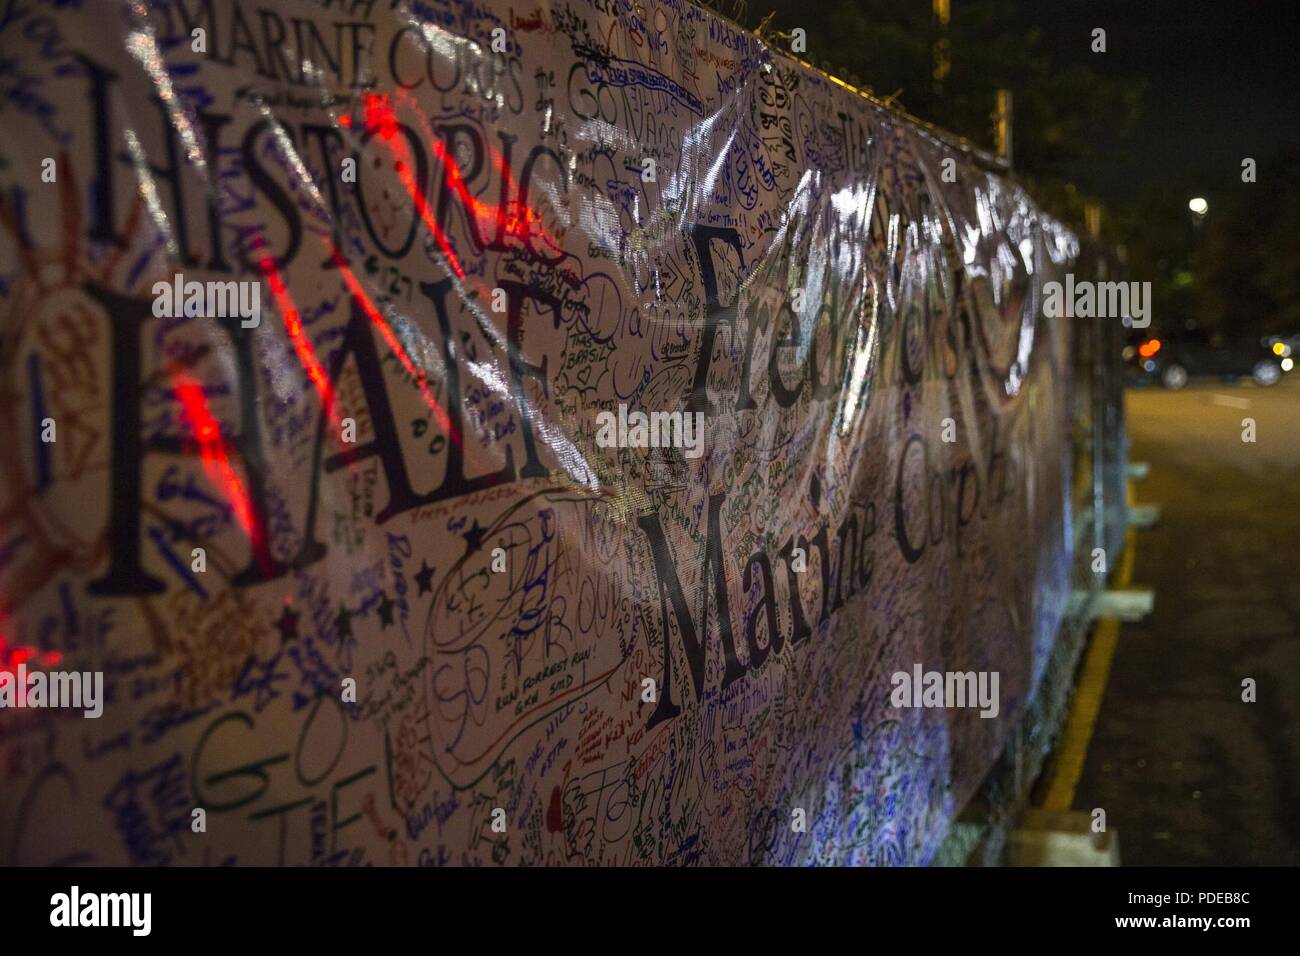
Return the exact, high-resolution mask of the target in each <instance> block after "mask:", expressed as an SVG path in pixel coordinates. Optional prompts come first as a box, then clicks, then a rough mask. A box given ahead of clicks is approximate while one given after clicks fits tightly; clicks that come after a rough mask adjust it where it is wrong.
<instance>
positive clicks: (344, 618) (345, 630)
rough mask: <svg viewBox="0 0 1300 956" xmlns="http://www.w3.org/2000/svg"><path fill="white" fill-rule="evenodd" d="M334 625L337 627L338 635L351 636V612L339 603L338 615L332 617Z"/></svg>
mask: <svg viewBox="0 0 1300 956" xmlns="http://www.w3.org/2000/svg"><path fill="white" fill-rule="evenodd" d="M334 627H335V628H337V629H338V632H339V637H351V636H352V612H351V611H349V610H348V609H347V607H345V606H344V605H342V604H340V605H339V614H338V617H336V618H334Z"/></svg>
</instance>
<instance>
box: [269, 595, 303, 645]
mask: <svg viewBox="0 0 1300 956" xmlns="http://www.w3.org/2000/svg"><path fill="white" fill-rule="evenodd" d="M298 617H299V615H298V612H297V611H295V610H294V609H293V608H291V607H289V605H287V604H286V605H285V606H284V610H283V611H281V612H280V619H279V620H278V621H276V622H275V626H276V628H277V629H278V630H279V632H280V644H281V645H282V646H283V645H285V644H288V643H289V642H290V641H296V640H297V639H298Z"/></svg>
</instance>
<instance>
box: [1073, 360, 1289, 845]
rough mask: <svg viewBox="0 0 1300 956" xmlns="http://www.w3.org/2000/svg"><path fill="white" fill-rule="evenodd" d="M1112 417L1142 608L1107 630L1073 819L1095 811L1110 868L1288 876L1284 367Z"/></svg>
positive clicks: (1139, 398)
mask: <svg viewBox="0 0 1300 956" xmlns="http://www.w3.org/2000/svg"><path fill="white" fill-rule="evenodd" d="M1127 412H1128V428H1129V442H1130V459H1131V460H1132V461H1147V462H1150V464H1151V474H1150V477H1149V478H1147V480H1146V481H1144V482H1141V483H1139V484H1138V485H1137V500H1138V501H1139V502H1140V503H1145V502H1151V503H1157V504H1159V505H1160V506H1161V519H1160V523H1159V524H1158V525H1157V526H1156V527H1155V528H1154V529H1152V530H1149V531H1140V532H1138V534H1137V549H1136V555H1137V560H1136V565H1135V568H1134V573H1133V581H1132V585H1131V586H1132V587H1149V588H1152V589H1154V591H1155V611H1154V613H1153V614H1151V615H1150V616H1149V617H1148V618H1147V619H1146V620H1144V621H1143V622H1141V623H1139V624H1125V625H1124V626H1123V627H1122V628H1121V630H1120V637H1119V646H1118V649H1117V650H1116V652H1115V657H1114V661H1113V665H1112V668H1111V675H1110V681H1109V683H1108V684H1107V687H1106V691H1105V696H1104V697H1103V699H1102V705H1101V712H1100V714H1099V716H1098V718H1097V723H1096V726H1095V730H1094V734H1093V738H1092V744H1091V746H1090V747H1089V750H1088V757H1087V761H1086V763H1085V766H1084V771H1083V776H1082V779H1081V780H1080V782H1079V786H1078V789H1077V791H1076V793H1075V800H1074V807H1075V808H1076V809H1085V810H1091V809H1092V808H1094V807H1102V808H1104V809H1105V810H1106V816H1107V823H1108V825H1109V826H1110V827H1111V828H1113V829H1115V830H1118V832H1119V844H1120V856H1121V862H1122V864H1124V865H1162V864H1169V865H1186V864H1196V865H1202V864H1209V865H1217V864H1289V865H1293V866H1294V865H1297V864H1300V372H1296V373H1293V374H1291V375H1290V376H1288V377H1287V378H1286V379H1284V381H1283V382H1282V383H1281V384H1279V385H1277V386H1274V387H1273V388H1257V387H1254V386H1252V385H1249V384H1246V385H1223V384H1218V383H1205V384H1193V385H1191V386H1189V387H1188V388H1187V389H1186V390H1184V391H1182V392H1166V391H1163V390H1158V389H1142V390H1134V391H1130V392H1129V393H1128V399H1127ZM1245 418H1251V419H1254V422H1255V430H1256V436H1255V437H1256V441H1255V443H1253V444H1250V443H1247V442H1243V441H1242V431H1243V424H1242V420H1243V419H1245ZM1248 677H1249V678H1253V679H1254V680H1255V682H1256V686H1257V697H1256V702H1255V703H1245V702H1243V700H1242V693H1243V691H1242V681H1243V680H1244V679H1245V678H1248Z"/></svg>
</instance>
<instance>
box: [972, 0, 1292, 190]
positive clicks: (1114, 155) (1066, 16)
mask: <svg viewBox="0 0 1300 956" xmlns="http://www.w3.org/2000/svg"><path fill="white" fill-rule="evenodd" d="M960 3H961V0H954V3H953V7H954V11H953V15H954V16H959V15H960ZM1023 6H1024V14H1023V15H1024V16H1025V18H1026V20H1028V21H1029V22H1031V23H1034V24H1036V25H1037V26H1038V27H1039V28H1040V29H1041V31H1042V37H1043V43H1044V45H1045V46H1047V47H1048V48H1050V49H1052V50H1054V51H1057V55H1058V56H1059V57H1060V60H1061V61H1062V62H1069V61H1071V60H1073V59H1080V60H1086V61H1087V62H1088V64H1089V65H1090V66H1092V67H1093V68H1094V69H1100V70H1106V71H1107V72H1111V71H1113V72H1114V73H1115V74H1116V75H1119V76H1122V77H1135V78H1143V79H1145V80H1146V82H1147V88H1146V93H1145V96H1144V97H1143V101H1142V115H1141V118H1140V120H1139V123H1138V126H1137V128H1136V129H1135V130H1134V132H1133V135H1132V138H1131V139H1130V140H1129V141H1128V142H1127V143H1126V144H1124V145H1123V146H1117V147H1115V148H1114V149H1113V150H1112V151H1110V156H1111V158H1110V159H1109V160H1108V161H1106V162H1102V163H1089V164H1087V165H1086V166H1080V167H1079V168H1078V169H1077V170H1075V174H1076V176H1075V178H1076V179H1077V181H1078V183H1079V185H1080V187H1081V188H1083V189H1084V190H1085V191H1087V192H1092V193H1095V194H1097V195H1100V196H1102V197H1104V198H1106V199H1110V200H1117V201H1125V200H1129V199H1132V198H1134V197H1136V196H1137V195H1139V194H1140V193H1142V192H1144V191H1145V190H1147V189H1148V188H1149V187H1150V186H1151V185H1152V184H1153V183H1156V182H1158V181H1160V180H1161V179H1175V180H1183V179H1187V180H1190V181H1191V182H1194V183H1197V184H1198V185H1199V184H1201V183H1203V186H1202V188H1203V191H1205V192H1206V193H1207V194H1213V193H1214V192H1215V191H1216V188H1215V187H1216V186H1217V185H1218V184H1219V183H1221V182H1223V181H1224V177H1229V178H1231V179H1232V180H1235V181H1236V182H1238V183H1239V182H1240V175H1241V160H1242V158H1243V157H1245V156H1251V157H1253V158H1254V159H1255V160H1256V161H1257V162H1258V163H1259V172H1258V175H1259V180H1258V181H1259V183H1260V184H1261V185H1268V169H1267V165H1266V160H1267V158H1268V157H1269V155H1270V154H1271V153H1273V152H1274V151H1275V150H1276V149H1277V148H1279V147H1280V146H1281V145H1282V144H1283V143H1288V142H1289V143H1300V109H1298V108H1297V89H1300V65H1298V63H1300V53H1298V52H1297V48H1298V47H1300V42H1298V41H1300V29H1298V28H1300V0H1222V2H1218V3H1206V2H1200V3H1197V2H1182V3H1179V2H1173V0H1038V2H1031V0H1025V2H1024V4H1023ZM1093 27H1104V28H1105V29H1106V35H1107V52H1106V53H1105V54H1093V53H1092V52H1091V51H1090V43H1091V31H1092V28H1093ZM1099 61H1100V62H1099ZM1275 185H1278V186H1280V187H1284V188H1287V189H1292V188H1296V185H1297V184H1294V183H1286V184H1276V183H1275Z"/></svg>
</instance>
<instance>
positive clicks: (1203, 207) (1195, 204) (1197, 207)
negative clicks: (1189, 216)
mask: <svg viewBox="0 0 1300 956" xmlns="http://www.w3.org/2000/svg"><path fill="white" fill-rule="evenodd" d="M1187 208H1188V209H1190V210H1191V211H1192V212H1194V213H1196V215H1198V216H1204V215H1205V214H1206V213H1207V212H1208V211H1209V209H1210V204H1209V203H1208V202H1206V201H1205V200H1204V199H1202V198H1201V197H1200V196H1193V197H1192V198H1191V199H1189V200H1188V201H1187Z"/></svg>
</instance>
